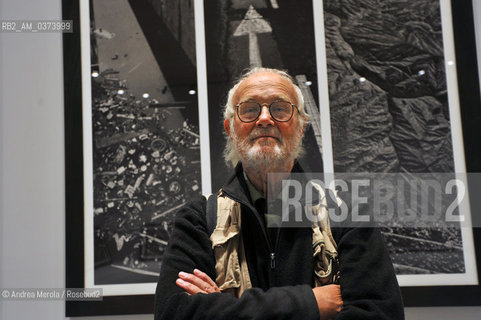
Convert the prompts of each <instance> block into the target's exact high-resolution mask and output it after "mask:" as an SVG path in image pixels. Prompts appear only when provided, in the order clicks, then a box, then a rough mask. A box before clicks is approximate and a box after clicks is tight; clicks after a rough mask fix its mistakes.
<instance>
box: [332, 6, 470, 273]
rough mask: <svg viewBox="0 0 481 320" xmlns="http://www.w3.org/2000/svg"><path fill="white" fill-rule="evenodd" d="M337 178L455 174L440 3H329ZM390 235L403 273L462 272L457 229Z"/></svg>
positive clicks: (432, 228) (423, 229)
mask: <svg viewBox="0 0 481 320" xmlns="http://www.w3.org/2000/svg"><path fill="white" fill-rule="evenodd" d="M324 23H325V38H326V54H327V70H328V82H329V100H330V114H331V131H332V142H333V156H334V167H335V171H336V172H378V173H379V172H389V173H404V174H405V175H406V176H407V177H409V175H410V174H412V173H436V172H454V161H453V150H452V140H451V132H450V130H451V128H450V119H449V106H448V102H447V88H446V75H445V61H444V53H443V38H442V37H443V34H442V28H441V16H440V7H439V1H437V0H414V1H413V0H409V1H408V0H366V1H352V0H326V1H324ZM417 227H418V228H406V227H402V226H400V227H398V228H384V229H383V232H384V236H385V238H386V242H387V244H388V247H389V250H390V253H391V257H392V259H393V262H394V265H395V268H396V272H397V273H398V274H413V273H456V272H464V270H465V268H464V259H463V247H462V239H461V234H460V229H459V228H457V227H452V226H451V227H450V228H447V227H446V225H443V223H442V221H440V223H438V224H437V225H436V226H433V225H431V226H429V228H428V226H425V225H421V224H418V226H417Z"/></svg>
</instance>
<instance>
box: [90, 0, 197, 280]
mask: <svg viewBox="0 0 481 320" xmlns="http://www.w3.org/2000/svg"><path fill="white" fill-rule="evenodd" d="M89 13H90V58H91V68H90V75H91V98H92V99H91V101H85V106H84V108H88V109H90V110H91V112H87V113H86V114H89V113H90V114H91V122H90V123H91V129H90V130H92V141H85V142H86V146H91V150H89V148H88V147H87V148H85V150H86V153H87V157H89V156H91V161H92V172H86V177H91V178H92V181H86V186H89V185H90V184H91V186H92V188H93V189H92V190H91V192H92V194H88V193H86V197H87V198H89V197H90V196H92V197H93V201H92V207H87V208H86V220H87V221H86V225H87V226H89V225H91V226H92V227H93V232H92V234H91V237H93V241H92V238H90V239H89V238H87V239H85V240H86V244H87V246H90V247H87V252H89V253H91V254H93V257H94V259H93V261H92V260H89V262H90V263H92V262H93V263H94V270H93V274H90V277H92V276H93V279H92V278H91V280H92V282H91V284H93V285H95V286H98V285H117V284H133V283H154V282H156V281H157V277H158V274H159V270H160V266H161V263H162V254H163V252H164V250H165V247H166V245H167V242H168V240H169V235H170V233H171V232H172V226H173V217H174V214H175V211H176V210H177V209H178V208H179V207H181V206H182V205H184V204H185V203H186V202H187V200H188V199H189V198H191V197H194V196H196V195H199V194H200V193H201V191H202V190H201V169H200V137H199V117H198V109H197V105H198V103H197V84H196V81H197V80H196V69H195V64H196V57H195V33H194V22H195V20H194V9H193V7H192V2H191V1H156V0H153V1H147V0H145V1H144V0H141V1H138V0H136V1H128V0H109V1H105V0H92V1H90V10H89ZM86 23H88V22H86ZM90 110H88V111H90ZM86 120H88V119H86ZM86 123H87V124H88V123H89V121H86ZM86 130H89V128H88V125H87V128H86ZM89 151H90V152H91V153H90V152H89ZM88 189H89V188H88ZM87 203H88V202H87ZM91 222H92V223H91ZM90 223H91V224H90ZM92 245H93V247H92ZM87 270H89V269H88V268H87ZM88 277H89V275H87V278H88ZM87 281H88V280H87ZM149 290H150V289H149Z"/></svg>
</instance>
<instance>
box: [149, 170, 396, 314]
mask: <svg viewBox="0 0 481 320" xmlns="http://www.w3.org/2000/svg"><path fill="white" fill-rule="evenodd" d="M293 171H302V169H301V168H300V167H299V166H298V165H297V164H296V165H295V167H294V170H293ZM222 189H223V191H224V193H225V194H226V195H227V196H229V197H231V198H232V199H233V200H235V201H237V202H240V203H241V204H242V233H243V239H244V246H245V251H246V256H247V264H248V269H249V276H250V278H251V282H252V286H253V288H252V289H249V290H247V291H245V292H244V293H243V295H242V296H241V297H240V298H239V299H238V298H236V297H234V296H233V295H231V294H229V293H214V294H197V295H192V296H190V295H187V294H186V293H184V292H183V290H182V289H181V288H179V287H177V285H176V284H175V280H176V279H177V274H178V273H179V271H185V272H190V273H191V272H192V271H193V269H194V268H197V269H199V270H202V271H204V272H205V273H207V274H208V275H209V276H210V277H211V278H212V279H214V280H215V278H216V273H215V258H214V253H213V250H212V247H211V242H210V239H209V236H210V235H209V234H208V232H207V226H206V219H205V213H206V200H205V198H204V197H202V198H201V199H199V200H198V201H193V202H191V203H189V204H187V205H186V206H185V207H183V208H182V209H181V210H180V211H179V212H178V213H177V215H176V219H175V225H174V231H173V234H172V236H171V238H170V240H169V245H168V247H167V249H166V252H165V254H164V256H163V259H162V267H161V270H160V276H159V282H158V284H157V290H156V295H155V319H169V320H170V319H313V320H318V319H319V318H320V314H319V311H318V308H317V303H316V300H315V297H314V294H313V292H312V289H311V288H312V285H313V259H312V230H311V228H282V229H280V231H279V234H278V237H277V242H276V245H275V247H274V246H272V245H271V244H270V241H269V237H268V234H267V232H266V229H265V226H264V223H263V217H261V216H260V214H259V213H258V212H257V211H256V209H255V208H254V207H253V205H252V204H251V201H250V197H249V192H248V189H247V185H246V182H245V180H244V177H243V173H242V167H241V166H240V165H239V166H238V167H237V168H236V172H235V174H234V175H233V176H232V177H231V178H230V179H229V180H228V181H227V183H226V184H225V185H224V186H223V188H222ZM332 232H333V236H334V239H335V241H336V243H337V245H338V252H339V257H340V266H341V294H342V299H343V301H344V306H343V308H342V311H341V312H340V313H339V314H338V316H337V318H336V319H350V320H352V319H377V320H379V319H391V320H392V319H404V310H403V305H402V299H401V295H400V290H399V287H398V284H397V281H396V277H395V274H394V270H393V267H392V264H391V260H390V258H389V255H388V252H387V249H386V247H385V245H384V242H383V239H382V236H381V234H380V233H379V231H378V230H377V229H373V228H350V229H345V228H333V229H332ZM272 254H274V255H272Z"/></svg>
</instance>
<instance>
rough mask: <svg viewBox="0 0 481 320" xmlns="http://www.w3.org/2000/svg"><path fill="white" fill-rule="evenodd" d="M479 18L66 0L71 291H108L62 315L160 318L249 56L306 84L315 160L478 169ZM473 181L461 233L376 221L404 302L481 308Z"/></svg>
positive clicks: (328, 167) (311, 0) (216, 169)
mask: <svg viewBox="0 0 481 320" xmlns="http://www.w3.org/2000/svg"><path fill="white" fill-rule="evenodd" d="M472 14H473V13H472V7H471V4H469V5H466V4H463V5H461V4H459V3H458V4H456V3H455V1H451V3H450V2H449V1H447V0H416V1H406V2H399V1H372V2H362V3H355V4H354V3H352V4H348V3H341V2H339V1H334V0H324V1H321V0H304V1H297V0H296V1H294V0H276V1H273V0H252V1H240V0H239V1H238V0H229V1H223V0H212V1H211V0H209V1H207V0H205V1H202V0H167V1H165V0H108V1H105V0H90V1H83V0H80V1H63V18H64V19H66V20H72V21H73V25H74V32H73V33H71V34H64V84H65V147H66V155H65V159H66V272H67V274H66V286H67V287H69V288H102V290H103V300H102V301H67V303H66V315H67V316H85V315H101V314H138V313H152V312H153V301H154V297H153V293H154V291H155V286H156V285H157V277H158V272H159V269H160V267H161V263H162V254H163V250H165V247H166V244H167V242H168V239H169V234H170V232H171V231H172V222H173V218H174V216H175V212H176V210H177V209H178V208H180V207H181V206H182V205H184V204H185V203H186V202H187V201H188V200H189V199H191V198H193V197H197V196H200V195H201V194H204V195H207V194H209V193H211V192H212V191H214V192H215V191H216V190H217V189H218V188H219V187H220V186H221V184H222V182H223V181H222V179H224V178H225V177H226V176H227V174H228V172H229V168H228V166H227V165H226V164H225V163H224V159H223V157H222V153H223V150H224V143H225V140H224V139H225V138H224V135H223V125H222V122H223V118H222V111H223V105H224V103H225V100H226V94H227V90H228V89H229V88H230V87H231V86H232V84H233V82H234V81H235V80H236V77H237V76H239V74H240V73H241V72H242V71H243V70H244V69H246V68H248V67H249V66H251V67H252V66H264V67H273V68H280V69H285V70H287V71H288V72H289V73H290V74H291V75H292V76H293V77H294V78H295V81H296V82H297V84H298V85H299V86H300V88H301V90H302V91H303V94H304V96H305V99H306V101H307V103H306V108H307V112H308V113H309V114H310V115H311V126H310V127H309V128H308V131H307V133H306V138H305V140H304V142H305V148H306V150H307V151H308V152H307V154H309V155H310V156H309V157H304V158H302V159H300V161H302V163H303V164H304V165H305V166H307V167H309V168H310V169H311V170H312V171H316V172H326V173H334V174H335V173H340V172H366V171H367V172H373V173H376V172H377V173H383V172H384V173H386V172H392V173H399V172H401V173H405V174H410V173H417V172H449V173H452V174H456V173H466V172H468V173H471V172H481V148H479V142H478V141H477V137H479V136H480V133H481V132H480V126H479V123H481V122H480V121H481V107H480V96H479V80H478V75H477V69H476V68H475V67H474V66H475V65H476V51H475V42H474V41H475V40H474V39H475V38H474V26H473V16H472ZM423 117H424V118H423ZM423 119H424V120H425V121H424V122H423ZM419 128H422V129H423V130H424V131H423V130H421V129H420V130H421V131H419V132H416V130H415V129H419ZM413 132H416V133H418V135H417V136H416V135H415V134H413ZM463 146H464V148H463ZM477 180H479V179H476V178H473V175H471V176H469V175H468V188H467V190H468V194H469V195H470V196H471V197H470V200H471V203H470V204H471V206H470V207H471V210H470V211H469V206H468V212H463V213H465V214H467V215H469V217H470V218H471V226H470V227H469V228H467V229H466V230H465V229H461V228H458V229H457V230H455V231H452V232H451V233H450V234H449V235H447V234H444V233H441V234H439V233H436V234H435V235H434V232H432V231H422V232H421V231H420V232H418V231H413V230H391V229H387V230H383V231H384V234H385V237H386V241H387V242H388V243H390V249H391V254H392V258H393V262H394V264H395V267H396V271H397V273H398V280H399V282H400V284H401V286H402V291H403V295H404V301H405V304H406V306H430V305H480V304H481V300H480V299H479V297H480V296H481V286H480V285H479V282H478V280H479V279H480V272H479V269H480V267H479V266H480V263H481V262H480V257H481V251H480V250H481V243H480V242H481V233H480V232H479V229H478V228H476V227H479V226H481V224H480V223H479V220H477V219H476V217H477V211H479V208H481V203H479V200H478V199H476V196H475V193H476V190H478V189H477V188H479V187H480V186H479V185H480V184H479V183H478V182H477ZM477 183H478V184H477ZM473 195H474V196H473ZM473 227H474V228H473ZM423 250H424V251H423ZM414 256H417V257H418V258H412V257H414ZM419 257H424V258H426V259H424V258H419ZM440 290H449V291H450V292H454V293H455V294H454V295H450V296H449V297H447V295H439V292H440Z"/></svg>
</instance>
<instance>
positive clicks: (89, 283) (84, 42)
mask: <svg viewBox="0 0 481 320" xmlns="http://www.w3.org/2000/svg"><path fill="white" fill-rule="evenodd" d="M80 48H81V49H80V50H81V59H82V60H81V61H82V68H81V70H82V71H81V72H82V130H83V132H82V134H83V170H84V176H83V180H84V268H85V271H84V275H85V283H84V285H85V288H93V287H94V253H93V250H92V249H93V247H94V240H93V229H94V221H93V209H92V208H93V163H92V161H93V159H92V147H93V146H92V88H91V83H90V81H91V79H90V77H91V75H90V72H91V71H90V19H89V2H88V1H80Z"/></svg>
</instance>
